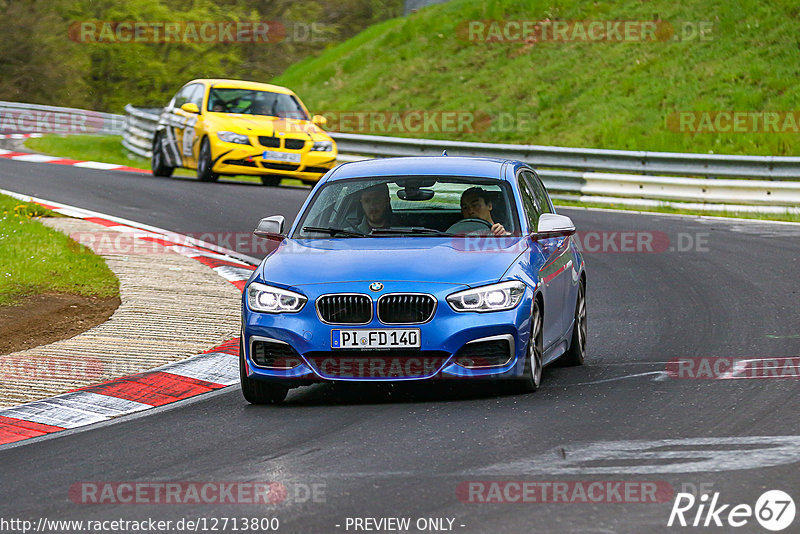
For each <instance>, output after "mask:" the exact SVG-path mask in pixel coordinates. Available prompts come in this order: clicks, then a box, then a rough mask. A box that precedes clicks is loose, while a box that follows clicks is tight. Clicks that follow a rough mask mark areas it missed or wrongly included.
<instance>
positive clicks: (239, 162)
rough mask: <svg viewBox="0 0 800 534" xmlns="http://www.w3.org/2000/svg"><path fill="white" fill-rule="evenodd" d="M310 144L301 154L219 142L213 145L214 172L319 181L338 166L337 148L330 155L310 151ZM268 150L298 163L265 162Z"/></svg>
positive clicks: (279, 149) (268, 160)
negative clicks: (292, 157)
mask: <svg viewBox="0 0 800 534" xmlns="http://www.w3.org/2000/svg"><path fill="white" fill-rule="evenodd" d="M310 146H311V143H308V142H307V143H306V146H305V147H304V148H302V149H300V150H288V149H282V148H267V147H262V146H258V145H242V144H237V143H226V142H223V141H220V140H219V139H217V140H216V142H214V143H213V146H212V147H211V153H212V154H213V155H214V165H213V166H212V169H213V171H214V172H215V173H218V174H245V175H254V176H259V175H264V174H271V175H281V176H286V177H292V178H300V179H303V180H318V179H319V178H321V177H322V176H323V175H324V174H325V173H326V172H328V171H329V170H330V169H332V168H333V167H335V166H336V158H337V156H338V152H337V151H336V146H335V145H334V149H333V150H332V151H328V152H320V151H311V150H310ZM265 150H269V151H275V152H282V153H285V154H294V155H299V157H300V161H299V162H286V161H278V160H272V159H264V158H263V154H264V151H265Z"/></svg>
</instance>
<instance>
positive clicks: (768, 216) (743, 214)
mask: <svg viewBox="0 0 800 534" xmlns="http://www.w3.org/2000/svg"><path fill="white" fill-rule="evenodd" d="M553 204H554V205H556V206H568V207H578V208H603V209H612V210H624V211H646V212H651V213H674V214H679V215H705V216H707V217H732V218H736V219H758V220H762V221H788V222H800V214H797V213H790V212H788V211H787V212H786V213H752V212H749V211H693V210H686V209H681V208H675V207H672V206H641V207H640V206H629V205H625V204H606V203H600V202H579V201H577V200H566V199H553Z"/></svg>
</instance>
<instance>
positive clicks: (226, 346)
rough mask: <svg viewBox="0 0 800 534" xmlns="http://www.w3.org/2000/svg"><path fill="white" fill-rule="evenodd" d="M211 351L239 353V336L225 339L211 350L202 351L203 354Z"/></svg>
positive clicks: (236, 354)
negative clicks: (228, 339)
mask: <svg viewBox="0 0 800 534" xmlns="http://www.w3.org/2000/svg"><path fill="white" fill-rule="evenodd" d="M212 352H224V353H225V354H231V355H233V356H238V355H239V338H238V337H235V338H233V339H231V340H230V341H226V342H225V343H223V344H222V345H219V346H217V347H214V348H213V349H211V350H207V351H205V352H203V354H210V353H212Z"/></svg>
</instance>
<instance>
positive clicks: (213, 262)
mask: <svg viewBox="0 0 800 534" xmlns="http://www.w3.org/2000/svg"><path fill="white" fill-rule="evenodd" d="M194 259H196V260H197V261H199V262H200V263H202V264H203V265H206V266H208V267H211V268H212V269H214V268H216V267H237V268H239V269H247V270H249V271H255V270H256V268H255V267H254V266H252V265H243V264H241V263H234V262H232V261H228V260H223V259H220V258H209V257H207V256H197V257H196V258H194Z"/></svg>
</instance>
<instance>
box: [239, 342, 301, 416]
mask: <svg viewBox="0 0 800 534" xmlns="http://www.w3.org/2000/svg"><path fill="white" fill-rule="evenodd" d="M239 381H240V382H241V384H242V395H243V396H244V398H245V400H246V401H247V402H249V403H250V404H279V403H281V402H283V401H284V399H286V395H287V394H288V393H289V388H287V387H286V386H281V385H278V384H272V383H270V382H267V381H264V380H255V379H253V378H249V377H248V376H247V369H246V365H245V361H244V347H243V345H242V341H241V340H240V341H239Z"/></svg>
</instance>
